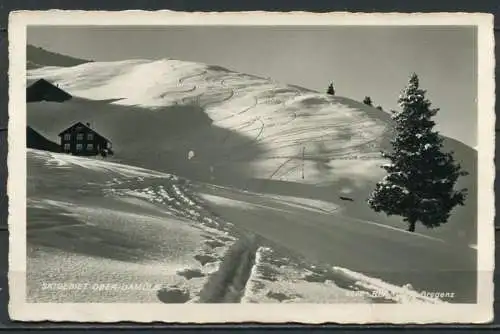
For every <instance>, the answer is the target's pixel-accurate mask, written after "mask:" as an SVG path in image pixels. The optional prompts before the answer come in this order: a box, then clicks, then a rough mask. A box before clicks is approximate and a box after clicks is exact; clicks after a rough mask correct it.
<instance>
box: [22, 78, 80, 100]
mask: <svg viewBox="0 0 500 334" xmlns="http://www.w3.org/2000/svg"><path fill="white" fill-rule="evenodd" d="M26 90H27V93H28V95H32V94H35V95H37V94H39V93H40V92H42V91H44V92H50V93H51V94H54V95H57V96H58V98H61V99H65V100H67V99H70V98H72V96H71V94H69V93H68V92H65V91H64V90H62V89H61V88H59V87H57V86H56V85H54V84H52V83H50V82H49V81H47V80H45V79H40V80H37V81H35V82H34V83H33V84H31V85H30V86H29V87H28V88H27V89H26Z"/></svg>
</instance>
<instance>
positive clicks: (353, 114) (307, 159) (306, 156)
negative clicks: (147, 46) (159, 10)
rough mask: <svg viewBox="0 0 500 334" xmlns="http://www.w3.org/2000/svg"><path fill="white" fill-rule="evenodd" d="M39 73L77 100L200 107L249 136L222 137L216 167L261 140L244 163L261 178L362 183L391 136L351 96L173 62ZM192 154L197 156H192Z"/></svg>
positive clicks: (152, 107) (153, 108)
mask: <svg viewBox="0 0 500 334" xmlns="http://www.w3.org/2000/svg"><path fill="white" fill-rule="evenodd" d="M40 78H44V79H46V80H49V81H51V82H53V83H54V84H57V85H58V86H59V87H60V88H61V89H63V90H65V91H67V92H69V93H70V94H72V95H73V96H75V97H79V98H84V99H88V100H94V101H108V102H106V103H111V104H113V105H120V106H129V107H130V106H134V107H140V108H144V109H145V112H147V111H148V110H149V111H150V112H163V111H161V108H163V107H169V106H175V105H184V106H185V105H195V106H200V107H202V108H203V110H204V112H205V113H206V114H207V115H208V117H210V119H211V120H213V122H214V123H213V124H214V125H215V126H217V127H220V128H224V129H228V130H230V131H231V132H233V133H234V134H239V135H242V136H244V137H246V138H248V141H249V143H248V144H242V143H237V142H235V140H234V138H233V135H231V134H229V135H228V136H227V137H226V138H223V139H222V140H221V142H218V143H217V145H216V146H215V147H214V149H218V150H221V151H226V150H227V151H228V153H227V157H225V158H224V157H222V158H221V159H219V160H220V161H219V162H216V163H214V164H213V165H212V168H213V169H215V170H217V169H218V167H220V166H223V165H225V164H228V161H227V159H228V158H230V157H231V158H234V156H241V155H245V154H246V153H245V150H246V149H247V148H248V147H250V146H251V144H252V145H259V146H260V147H261V148H260V149H261V150H262V153H261V154H260V156H259V158H257V159H252V160H251V161H245V158H243V161H242V162H241V163H244V164H245V165H247V166H248V167H249V168H251V169H252V170H254V171H255V173H256V174H257V175H256V176H257V177H264V178H271V179H276V180H289V181H297V182H301V183H317V182H322V181H324V180H325V175H327V176H326V178H327V179H328V178H332V179H338V178H340V177H342V176H346V177H353V179H360V180H362V179H366V178H367V177H368V176H369V175H371V174H373V171H375V173H379V170H378V168H376V167H377V166H378V165H379V164H380V159H379V149H378V147H379V146H380V142H381V140H382V139H383V137H384V136H385V135H386V130H387V121H386V118H388V115H387V114H386V113H384V112H383V111H379V110H376V109H374V108H370V107H368V106H366V105H364V104H361V103H359V102H356V101H353V100H350V99H348V98H343V97H340V96H333V97H332V96H328V95H325V94H322V93H317V92H314V91H309V90H306V89H303V88H297V87H294V86H289V85H286V84H282V83H279V82H275V81H273V80H271V79H264V78H258V77H255V76H252V75H247V74H242V73H236V72H232V71H230V70H227V69H224V68H220V67H217V66H210V65H205V64H200V63H193V62H185V61H179V60H172V59H161V60H127V61H117V62H93V63H87V64H82V65H78V66H74V67H65V68H58V67H43V68H37V69H31V70H29V71H28V82H32V81H34V80H36V79H40ZM69 103H71V102H69ZM229 152H232V153H229ZM185 154H186V155H185V156H187V154H188V152H186V153H185ZM196 155H199V154H198V152H197V153H196ZM188 157H189V159H193V158H194V159H196V156H194V155H193V154H191V153H189V156H188ZM353 160H355V161H353ZM234 163H237V162H234ZM374 167H375V168H374ZM207 169H208V167H207ZM304 170H305V173H306V177H305V176H304ZM329 170H330V171H332V172H330V173H328V172H327V171H329ZM333 170H335V173H333Z"/></svg>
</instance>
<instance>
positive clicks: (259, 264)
mask: <svg viewBox="0 0 500 334" xmlns="http://www.w3.org/2000/svg"><path fill="white" fill-rule="evenodd" d="M27 190H28V203H27V210H28V217H29V218H28V223H27V254H28V260H27V283H28V286H27V287H28V300H29V301H33V302H150V303H151V302H153V303H158V302H164V303H184V302H211V303H213V302H266V303H278V302H327V303H337V302H349V303H359V302H362V303H365V302H384V303H394V302H399V303H404V302H410V301H418V302H426V303H441V302H442V300H441V299H447V298H441V299H440V298H436V297H435V296H425V295H422V294H419V293H418V292H417V291H415V290H412V289H408V288H406V287H401V286H397V285H393V284H389V283H387V282H384V281H381V280H379V279H373V278H371V277H368V276H365V275H363V274H361V273H359V272H355V271H352V270H350V269H346V268H343V267H340V266H339V265H341V264H342V263H339V262H338V260H337V261H336V264H337V265H336V266H334V267H331V266H329V265H328V262H325V263H324V264H323V265H321V266H317V265H314V264H313V263H314V262H311V261H310V260H307V259H306V261H304V260H303V258H302V257H300V256H298V257H297V256H294V252H289V251H287V250H284V249H282V248H280V247H279V246H277V245H272V246H271V248H270V247H269V242H268V241H266V240H259V239H258V237H255V236H252V234H248V233H243V234H242V233H241V229H237V228H235V225H233V224H232V223H231V222H229V221H226V220H223V219H221V218H219V217H218V216H217V215H214V214H213V213H212V212H211V211H210V210H207V207H206V206H205V204H206V203H203V201H200V200H199V199H200V198H199V197H200V195H202V197H204V198H207V196H209V195H208V194H206V193H205V194H202V193H201V192H199V191H197V187H193V185H191V184H190V182H188V181H187V180H183V179H180V178H178V177H176V176H173V175H169V174H166V173H162V172H157V171H153V170H147V169H142V168H137V167H133V166H127V165H122V164H116V163H111V162H108V161H105V160H102V159H99V158H80V157H74V156H70V155H66V154H60V153H50V152H44V151H38V150H29V151H28V189H27ZM208 190H209V188H206V189H205V190H204V192H206V191H208ZM215 197H217V196H215V195H212V196H211V197H209V198H208V201H213V200H214V198H215ZM218 198H220V197H218ZM254 199H255V198H254ZM231 201H233V202H234V200H229V202H231ZM240 203H242V204H243V205H250V202H249V201H247V202H240ZM267 203H268V205H270V206H273V205H280V206H281V207H284V208H288V209H289V210H293V209H294V208H295V210H297V211H295V214H296V215H300V214H301V211H302V210H306V211H309V212H314V213H316V214H318V215H321V216H325V214H328V213H330V212H331V211H332V210H335V209H336V208H335V207H333V208H332V207H331V205H328V204H327V203H323V202H320V201H307V200H305V199H297V198H292V197H275V196H272V197H269V200H268V201H267ZM240 205H241V204H240ZM250 210H252V209H250ZM325 217H326V216H325ZM238 223H241V222H238ZM271 229H272V227H271ZM375 232H376V229H375ZM271 234H272V232H271ZM384 234H387V232H386V233H383V232H382V233H381V234H380V235H381V236H384ZM390 234H391V233H389V235H390ZM281 235H283V233H281ZM373 237H377V236H376V235H373ZM384 239H386V241H385V242H386V243H391V242H390V239H387V237H384ZM406 242H410V243H411V240H410V239H408V240H407V241H406ZM406 242H405V243H406ZM420 243H423V245H427V247H426V249H429V248H430V247H429V246H433V245H434V246H433V247H436V245H437V246H439V245H441V243H439V242H438V243H436V242H435V241H434V240H430V241H427V240H426V239H425V238H424V239H421V240H420ZM329 244H330V245H332V243H331V242H330V243H329ZM262 245H268V246H266V247H264V246H262ZM416 245H418V243H417V244H415V243H413V247H415V246H416ZM333 246H338V247H342V244H336V243H334V244H333ZM447 248H448V247H445V248H443V249H445V250H446V249H447ZM411 249H412V248H409V249H408V250H411ZM438 254H440V255H443V254H442V250H441V251H440V252H439V253H438ZM325 255H328V254H327V253H325ZM404 262H407V261H404ZM449 262H450V263H454V262H456V261H449ZM388 263H390V262H388ZM377 264H378V265H380V263H377ZM448 265H449V264H448ZM379 268H380V267H379ZM379 270H380V269H379ZM447 284H450V283H449V282H447Z"/></svg>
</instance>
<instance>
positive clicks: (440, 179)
mask: <svg viewBox="0 0 500 334" xmlns="http://www.w3.org/2000/svg"><path fill="white" fill-rule="evenodd" d="M425 93H426V91H425V90H422V89H420V88H419V80H418V76H417V75H416V74H412V76H411V78H410V80H409V84H408V85H407V87H406V88H405V90H404V91H403V92H402V94H401V95H400V97H399V100H398V102H399V106H400V108H401V111H400V112H396V111H393V115H392V119H393V120H394V123H395V137H394V138H393V140H392V141H391V143H392V150H391V151H390V152H382V156H383V157H384V158H387V159H388V161H389V163H388V164H385V165H383V166H382V168H384V169H385V170H386V171H387V175H386V176H385V177H384V179H383V180H382V181H380V182H378V183H377V185H376V187H375V190H374V191H373V192H372V194H371V195H370V197H369V199H368V204H369V206H370V207H371V208H372V209H373V210H375V211H376V212H381V211H382V212H385V213H386V214H387V215H389V216H390V215H398V216H402V217H403V218H404V221H405V222H407V223H408V231H411V232H413V231H415V225H416V223H417V222H420V223H421V224H422V225H424V226H426V227H428V228H433V227H437V226H440V225H441V224H443V223H446V222H447V221H448V219H449V217H450V214H451V211H452V210H453V208H454V207H455V206H457V205H464V201H465V198H466V192H467V190H466V189H462V190H458V191H457V190H455V184H456V182H457V180H458V178H459V177H460V176H464V175H467V174H468V173H467V172H465V171H462V170H461V167H460V165H459V164H457V163H455V161H454V159H453V152H449V153H448V152H443V150H442V148H443V144H442V142H443V138H442V137H441V136H440V135H439V133H438V132H437V131H435V130H433V128H434V126H435V122H434V121H432V120H431V118H432V117H433V116H435V115H436V113H437V112H438V111H439V109H433V108H431V103H430V101H429V100H427V99H426V98H425Z"/></svg>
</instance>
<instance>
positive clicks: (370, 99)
mask: <svg viewBox="0 0 500 334" xmlns="http://www.w3.org/2000/svg"><path fill="white" fill-rule="evenodd" d="M363 103H364V104H366V105H368V106H373V102H372V98H371V97H369V96H365V99H364V100H363Z"/></svg>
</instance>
